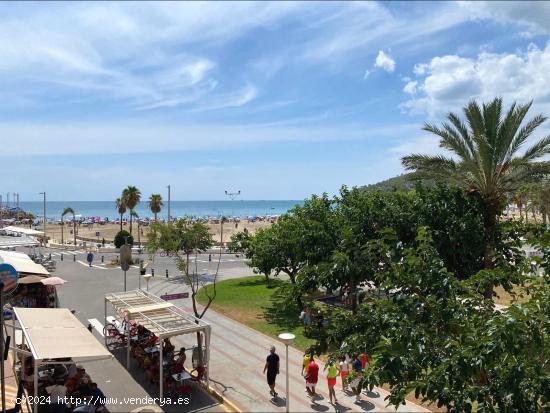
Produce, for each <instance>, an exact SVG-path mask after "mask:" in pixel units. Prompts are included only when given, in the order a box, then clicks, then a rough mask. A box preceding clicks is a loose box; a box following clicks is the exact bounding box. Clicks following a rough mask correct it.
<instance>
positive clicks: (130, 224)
mask: <svg viewBox="0 0 550 413" xmlns="http://www.w3.org/2000/svg"><path fill="white" fill-rule="evenodd" d="M130 235H132V210H130Z"/></svg>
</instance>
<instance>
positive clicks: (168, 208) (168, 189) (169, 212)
mask: <svg viewBox="0 0 550 413" xmlns="http://www.w3.org/2000/svg"><path fill="white" fill-rule="evenodd" d="M168 222H170V185H168Z"/></svg>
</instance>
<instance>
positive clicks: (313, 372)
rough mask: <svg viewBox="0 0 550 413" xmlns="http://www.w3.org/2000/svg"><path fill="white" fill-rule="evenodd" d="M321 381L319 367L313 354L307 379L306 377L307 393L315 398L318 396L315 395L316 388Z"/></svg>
mask: <svg viewBox="0 0 550 413" xmlns="http://www.w3.org/2000/svg"><path fill="white" fill-rule="evenodd" d="M318 380H319V365H318V364H317V363H316V362H315V359H314V358H313V354H312V355H311V362H310V363H309V366H308V367H307V377H306V389H307V393H308V394H309V395H310V396H311V397H312V398H313V397H315V396H316V395H317V393H315V386H317V381H318Z"/></svg>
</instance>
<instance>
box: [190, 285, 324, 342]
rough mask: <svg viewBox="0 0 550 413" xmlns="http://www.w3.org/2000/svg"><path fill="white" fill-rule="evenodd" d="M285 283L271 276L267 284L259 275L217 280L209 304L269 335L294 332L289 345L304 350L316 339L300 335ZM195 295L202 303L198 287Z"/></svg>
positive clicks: (296, 315) (297, 321)
mask: <svg viewBox="0 0 550 413" xmlns="http://www.w3.org/2000/svg"><path fill="white" fill-rule="evenodd" d="M285 284H286V283H285V282H284V281H281V280H278V279H271V280H270V281H269V285H268V284H266V281H265V277H262V276H257V277H244V278H237V279H232V280H225V281H220V282H218V284H217V286H216V291H217V295H216V299H215V300H214V302H213V303H212V306H211V308H212V309H214V310H216V311H217V312H220V313H222V314H225V315H226V316H228V317H230V318H232V319H234V320H236V321H238V322H240V323H242V324H244V325H246V326H248V327H250V328H253V329H254V330H258V331H260V332H262V333H264V334H266V335H268V336H271V337H277V336H278V335H279V333H282V332H287V331H288V332H291V333H293V334H295V335H296V340H295V341H294V343H293V347H295V348H298V349H301V350H306V349H308V348H309V347H310V346H312V345H315V343H316V340H315V339H314V338H313V337H312V338H309V337H306V336H305V335H304V328H303V327H302V325H301V323H300V320H299V319H298V314H299V312H298V308H297V307H296V306H295V305H292V304H291V305H287V304H285V302H286V300H285V297H284V285H285ZM210 288H211V287H210ZM197 299H198V302H199V303H201V304H205V303H206V300H205V295H204V294H203V291H202V290H201V291H199V294H198V296H197Z"/></svg>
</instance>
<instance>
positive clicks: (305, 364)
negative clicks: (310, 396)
mask: <svg viewBox="0 0 550 413" xmlns="http://www.w3.org/2000/svg"><path fill="white" fill-rule="evenodd" d="M312 354H313V353H312ZM311 357H312V356H310V353H309V352H307V351H306V352H305V353H304V360H303V362H302V373H301V374H302V377H303V378H304V379H305V380H306V392H308V393H309V391H308V389H307V369H308V367H309V363H311Z"/></svg>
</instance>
